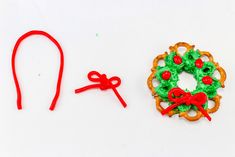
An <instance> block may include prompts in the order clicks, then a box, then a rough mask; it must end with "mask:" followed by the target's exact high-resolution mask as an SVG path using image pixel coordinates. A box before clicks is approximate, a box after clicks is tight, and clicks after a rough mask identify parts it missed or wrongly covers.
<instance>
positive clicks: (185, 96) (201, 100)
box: [161, 88, 211, 121]
mask: <svg viewBox="0 0 235 157" xmlns="http://www.w3.org/2000/svg"><path fill="white" fill-rule="evenodd" d="M173 96H174V97H173ZM168 99H169V100H170V101H171V102H173V103H174V104H172V105H170V106H169V107H167V108H166V109H164V110H163V111H162V112H161V113H162V115H164V114H166V113H168V112H170V111H171V110H173V109H174V108H176V107H177V106H180V105H182V104H186V105H195V106H196V107H197V108H198V109H199V110H200V111H201V112H202V114H203V115H204V116H205V117H206V118H207V119H208V120H209V121H211V117H210V116H209V115H208V113H207V112H206V111H205V109H204V108H203V107H202V105H203V104H205V103H206V101H207V96H206V94H205V93H203V92H200V93H197V94H195V95H192V94H191V93H190V92H185V91H183V90H182V89H181V88H172V89H171V90H170V91H169V93H168Z"/></svg>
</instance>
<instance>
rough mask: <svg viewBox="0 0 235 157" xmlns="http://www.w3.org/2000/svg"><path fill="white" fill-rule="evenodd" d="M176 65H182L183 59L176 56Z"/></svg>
mask: <svg viewBox="0 0 235 157" xmlns="http://www.w3.org/2000/svg"><path fill="white" fill-rule="evenodd" d="M173 60H174V62H175V64H181V63H182V58H181V57H180V56H175V57H174V58H173Z"/></svg>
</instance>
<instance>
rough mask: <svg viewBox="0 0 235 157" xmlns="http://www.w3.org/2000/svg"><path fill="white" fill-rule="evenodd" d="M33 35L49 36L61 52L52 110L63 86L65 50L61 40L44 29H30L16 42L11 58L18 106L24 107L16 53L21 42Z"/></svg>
mask: <svg viewBox="0 0 235 157" xmlns="http://www.w3.org/2000/svg"><path fill="white" fill-rule="evenodd" d="M32 35H42V36H45V37H47V38H48V39H49V40H50V41H52V42H53V43H54V44H55V45H56V47H57V48H58V50H59V52H60V70H59V75H58V81H57V86H56V93H55V96H54V98H53V100H52V103H51V106H50V108H49V109H50V110H52V111H53V110H54V109H55V106H56V102H57V100H58V98H59V95H60V86H61V81H62V76H63V69H64V54H63V50H62V48H61V46H60V44H59V42H58V41H57V40H56V39H55V38H53V37H52V36H51V35H50V34H48V33H46V32H44V31H39V30H33V31H29V32H27V33H25V34H24V35H22V36H21V37H20V38H19V39H18V40H17V42H16V44H15V46H14V49H13V53H12V59H11V64H12V73H13V78H14V82H15V86H16V92H17V108H18V109H19V110H21V109H22V103H21V101H22V96H21V90H20V85H19V81H18V79H17V74H16V69H15V57H16V53H17V50H18V48H19V46H20V44H21V42H22V41H23V40H24V39H26V38H28V37H29V36H32Z"/></svg>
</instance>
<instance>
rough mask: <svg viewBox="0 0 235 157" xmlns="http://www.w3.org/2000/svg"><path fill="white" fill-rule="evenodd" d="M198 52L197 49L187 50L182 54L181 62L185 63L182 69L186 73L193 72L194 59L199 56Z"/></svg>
mask: <svg viewBox="0 0 235 157" xmlns="http://www.w3.org/2000/svg"><path fill="white" fill-rule="evenodd" d="M200 56H201V55H200V53H199V51H198V50H196V51H194V50H189V51H188V52H186V53H185V54H184V56H183V57H182V58H183V62H184V64H185V66H184V70H185V71H186V72H188V73H194V71H195V69H196V66H195V61H196V60H197V59H198V58H200Z"/></svg>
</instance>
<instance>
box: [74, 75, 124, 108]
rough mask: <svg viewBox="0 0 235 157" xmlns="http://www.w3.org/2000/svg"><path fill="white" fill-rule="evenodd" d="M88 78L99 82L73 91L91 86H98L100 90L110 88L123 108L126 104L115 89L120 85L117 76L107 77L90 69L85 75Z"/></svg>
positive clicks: (80, 90) (81, 90)
mask: <svg viewBox="0 0 235 157" xmlns="http://www.w3.org/2000/svg"><path fill="white" fill-rule="evenodd" d="M87 77H88V79H89V80H90V81H92V82H99V83H97V84H91V85H88V86H85V87H82V88H79V89H76V90H75V93H76V94H77V93H81V92H83V91H86V90H88V89H92V88H100V89H101V90H107V89H110V88H111V89H112V90H113V91H114V93H115V94H116V96H117V98H118V99H119V101H120V102H121V104H122V106H123V107H124V108H125V107H126V106H127V104H126V102H125V101H124V100H123V98H122V97H121V96H120V94H119V93H118V91H117V89H116V88H117V87H118V86H120V85H121V79H120V78H119V77H117V76H113V77H111V78H109V79H108V78H107V76H106V75H105V74H100V73H98V72H97V71H91V72H89V73H88V75H87Z"/></svg>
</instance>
